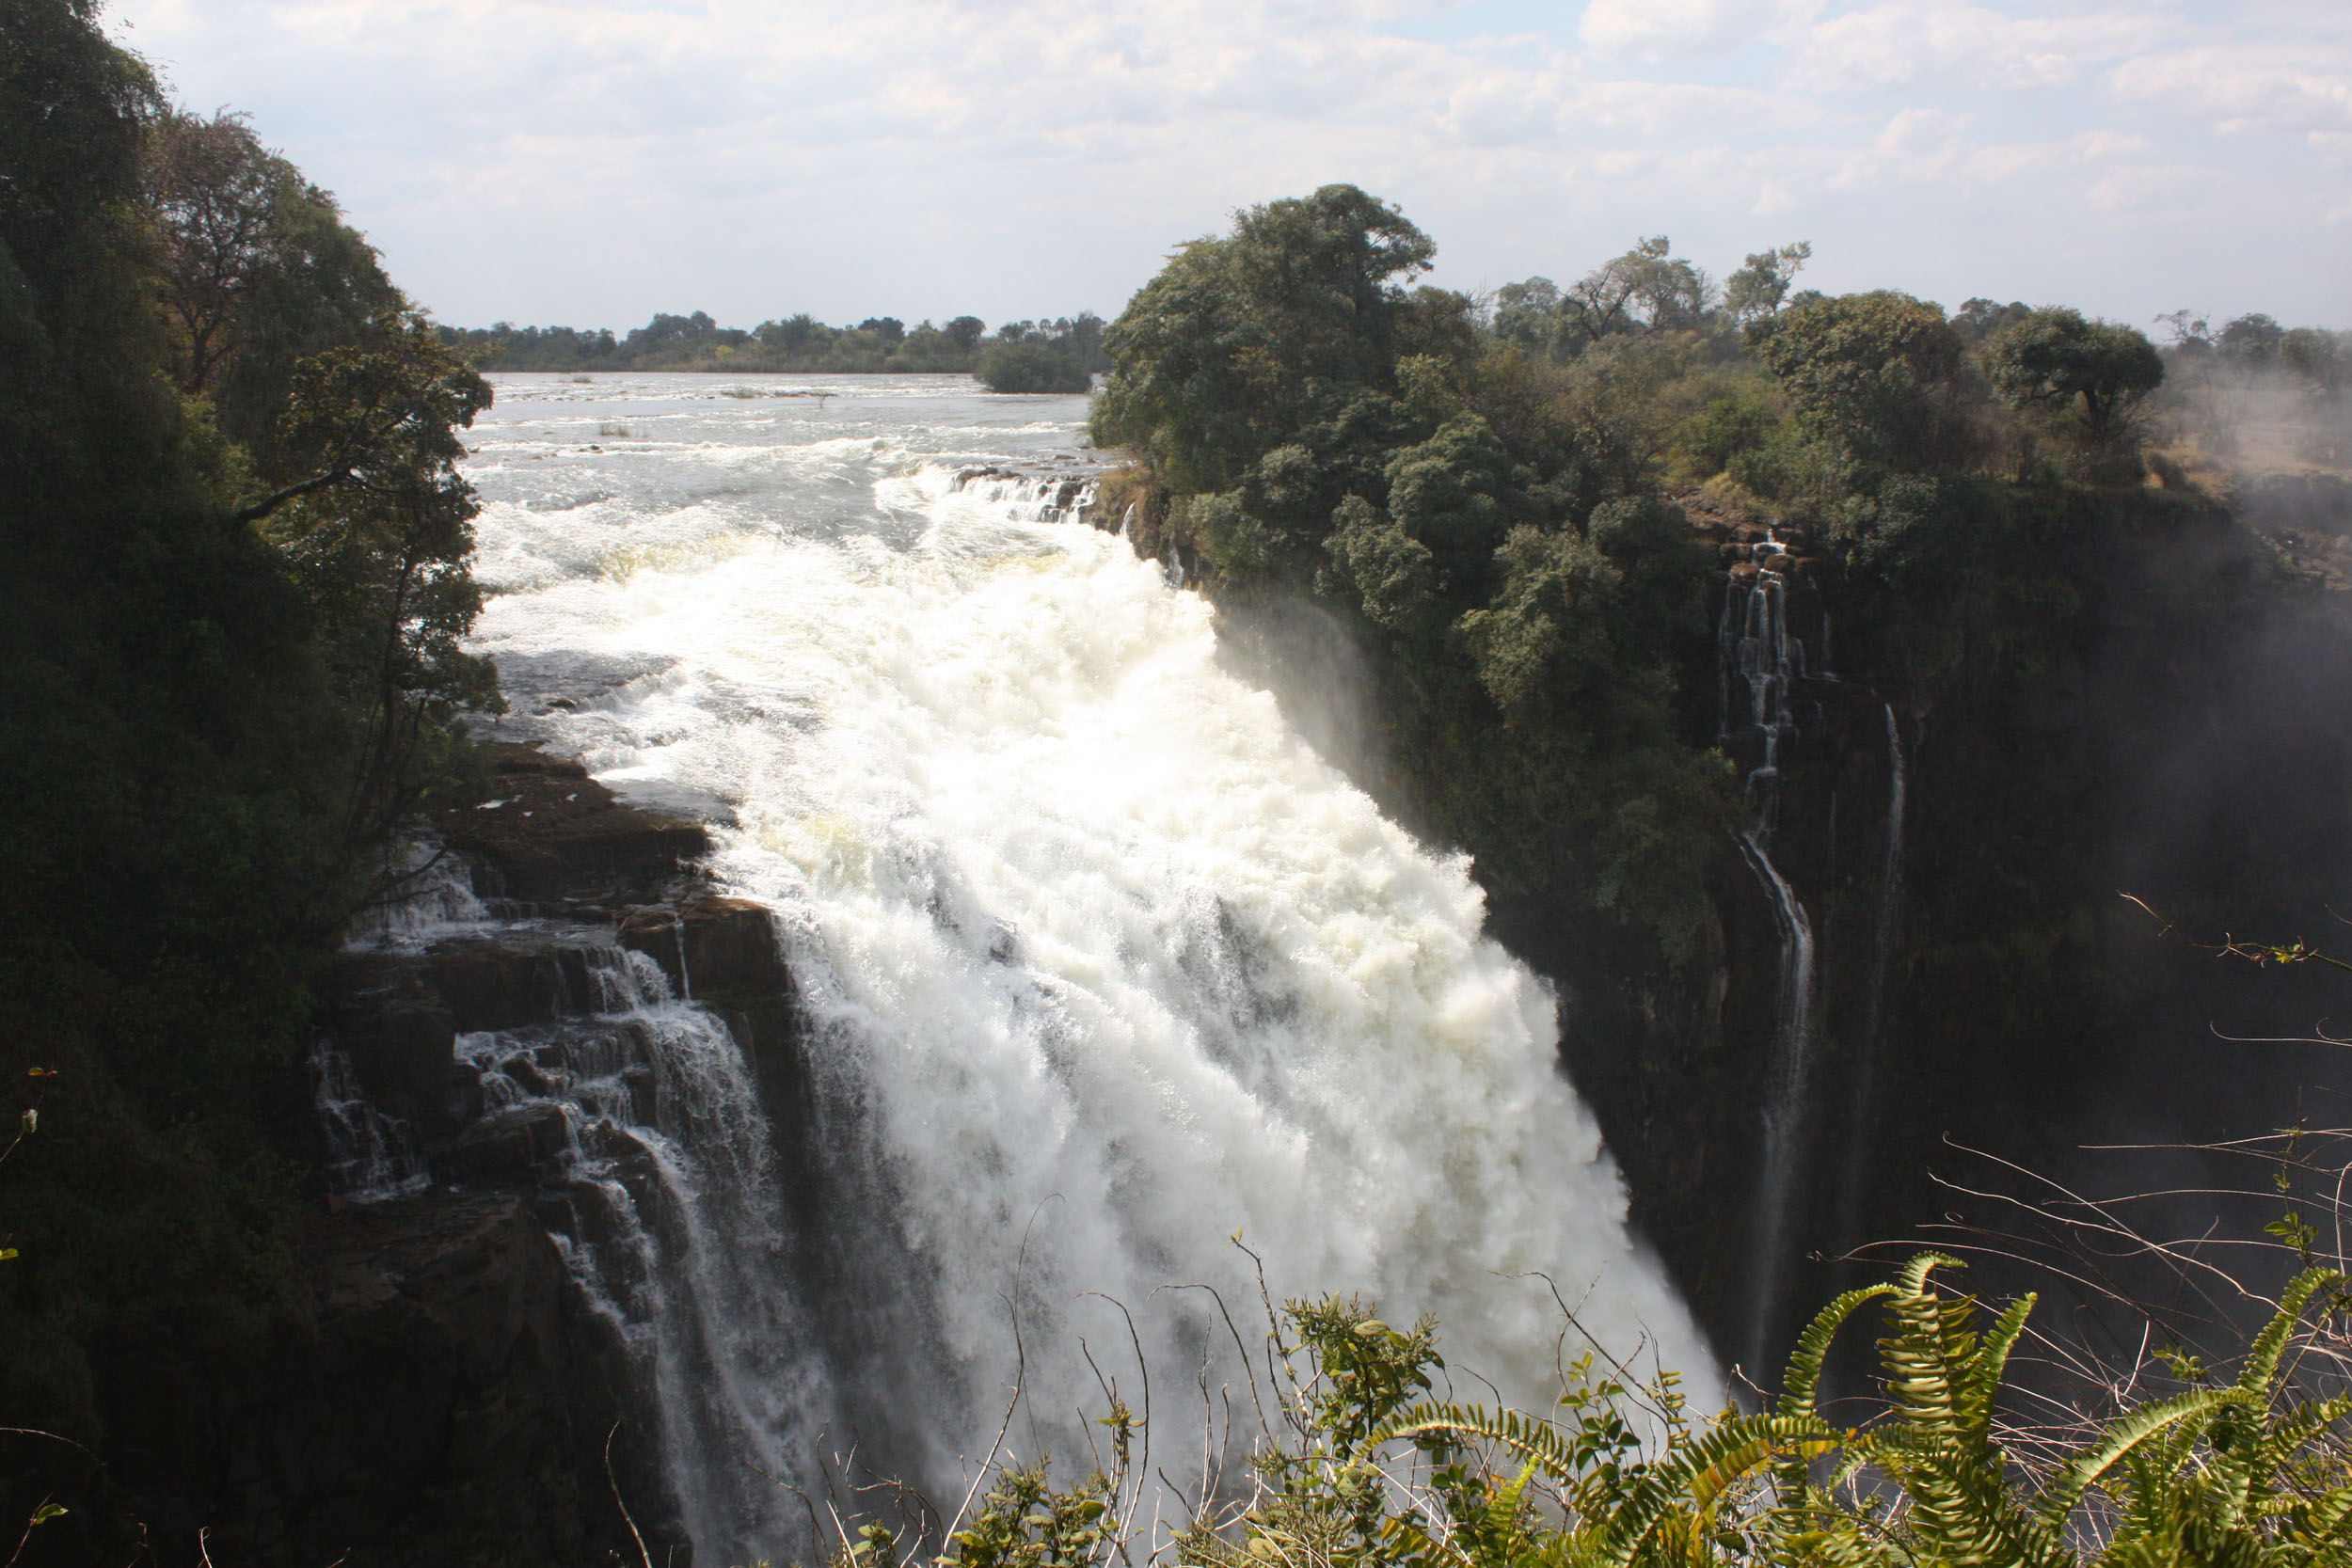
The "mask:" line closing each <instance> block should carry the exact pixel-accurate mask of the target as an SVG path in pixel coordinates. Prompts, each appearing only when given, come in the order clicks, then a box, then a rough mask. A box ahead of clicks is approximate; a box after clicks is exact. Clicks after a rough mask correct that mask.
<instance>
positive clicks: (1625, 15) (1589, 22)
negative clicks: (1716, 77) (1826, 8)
mask: <svg viewBox="0 0 2352 1568" xmlns="http://www.w3.org/2000/svg"><path fill="white" fill-rule="evenodd" d="M1817 8H1818V6H1816V5H1813V4H1800V3H1798V0H1587V3H1586V5H1585V7H1584V15H1583V19H1582V20H1581V22H1579V24H1577V32H1578V34H1579V35H1580V36H1581V38H1582V39H1583V40H1584V41H1585V42H1586V43H1588V44H1590V45H1592V46H1593V47H1594V48H1595V49H1597V50H1600V51H1601V52H1603V53H1604V54H1611V55H1639V56H1642V57H1644V58H1647V59H1663V58H1668V57H1671V56H1675V55H1690V54H1697V53H1709V52H1714V51H1720V50H1726V49H1736V48H1738V47H1739V46H1740V45H1741V44H1743V43H1748V42H1752V41H1754V40H1756V39H1760V38H1762V37H1764V36H1765V35H1766V34H1767V33H1769V32H1771V31H1772V29H1773V28H1774V27H1775V26H1776V25H1778V24H1780V23H1782V22H1784V21H1787V20H1788V19H1790V18H1791V17H1792V16H1796V15H1803V14H1806V13H1809V12H1811V11H1812V10H1814V9H1817Z"/></svg>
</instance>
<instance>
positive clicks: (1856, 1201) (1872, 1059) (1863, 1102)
mask: <svg viewBox="0 0 2352 1568" xmlns="http://www.w3.org/2000/svg"><path fill="white" fill-rule="evenodd" d="M1885 709H1886V851H1885V856H1884V858H1883V861H1882V862H1881V863H1880V866H1879V914H1878V929H1877V933H1876V937H1875V941H1874V943H1873V945H1872V948H1871V952H1870V990H1869V993H1868V997H1867V1001H1866V1003H1865V1005H1864V1008H1863V1015H1862V1048H1861V1051H1860V1052H1859V1053H1857V1059H1856V1062H1855V1067H1854V1091H1853V1106H1854V1109H1853V1132H1852V1135H1851V1136H1850V1137H1849V1138H1848V1139H1847V1140H1846V1168H1845V1172H1844V1175H1843V1178H1842V1180H1840V1181H1839V1182H1838V1190H1837V1235H1838V1237H1839V1239H1840V1240H1841V1241H1842V1242H1844V1243H1846V1244H1848V1245H1849V1246H1851V1244H1853V1243H1856V1242H1858V1241H1859V1240H1860V1235H1859V1229H1860V1223H1861V1214H1862V1184H1863V1181H1864V1180H1865V1179H1866V1178H1867V1175H1868V1173H1869V1168H1870V1148H1871V1138H1870V1129H1871V1125H1872V1122H1871V1117H1872V1115H1873V1114H1874V1112H1875V1109H1876V1101H1877V1098H1878V1075H1879V1060H1880V1056H1881V1054H1882V1052H1883V1045H1884V1033H1885V1027H1886V1022H1885V1006H1886V975H1887V971H1888V970H1889V969H1890V968H1892V967H1893V965H1894V961H1895V940H1896V919H1897V916H1898V915H1899V912H1900V910H1901V903H1902V891H1903V816H1904V812H1905V809H1906V806H1907V804H1908V802H1907V800H1905V797H1906V796H1907V795H1908V793H1909V790H1910V778H1909V768H1908V766H1907V764H1906V762H1905V759H1904V756H1903V732H1902V726H1901V725H1900V724H1899V723H1898V722H1897V721H1896V720H1895V705H1894V704H1892V703H1888V704H1886V705H1885Z"/></svg>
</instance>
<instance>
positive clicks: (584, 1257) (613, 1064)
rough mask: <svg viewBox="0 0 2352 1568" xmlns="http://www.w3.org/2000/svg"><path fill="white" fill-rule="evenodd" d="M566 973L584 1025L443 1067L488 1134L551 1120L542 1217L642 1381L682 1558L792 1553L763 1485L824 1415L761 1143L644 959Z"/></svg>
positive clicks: (713, 1034) (702, 1042)
mask: <svg viewBox="0 0 2352 1568" xmlns="http://www.w3.org/2000/svg"><path fill="white" fill-rule="evenodd" d="M582 956H583V957H584V958H587V959H588V960H589V961H588V965H587V968H588V973H589V974H590V976H591V978H592V982H593V984H594V985H595V986H596V989H597V990H598V991H599V993H600V994H599V995H598V996H597V997H596V1002H595V1010H594V1012H593V1013H591V1014H590V1015H589V1016H587V1017H585V1018H583V1019H580V1020H579V1021H577V1022H574V1021H570V1020H566V1021H564V1022H559V1023H556V1024H553V1025H543V1026H538V1027H533V1028H527V1029H516V1030H500V1031H485V1032H483V1033H479V1034H469V1035H461V1036H459V1037H458V1040H457V1053H458V1056H459V1059H460V1060H461V1061H463V1062H465V1063H467V1064H468V1065H469V1067H471V1068H473V1069H475V1070H477V1071H478V1072H479V1073H480V1074H481V1077H482V1085H483V1094H484V1101H485V1114H486V1115H488V1116H492V1117H500V1116H503V1117H516V1118H523V1117H534V1116H536V1117H548V1116H553V1117H560V1118H561V1126H562V1135H563V1139H564V1148H563V1153H562V1155H561V1164H562V1165H563V1167H564V1170H565V1172H566V1175H567V1178H568V1180H566V1181H565V1183H564V1189H563V1191H564V1198H563V1202H562V1204H561V1205H560V1206H549V1207H550V1208H552V1209H553V1212H552V1213H551V1214H548V1213H547V1212H546V1211H543V1216H544V1217H548V1219H549V1227H550V1230H551V1232H552V1233H553V1235H554V1237H555V1241H556V1244H557V1246H558V1248H559V1250H560V1251H562V1253H563V1255H564V1262H565V1264H566V1266H567V1267H568V1268H569V1270H570V1272H571V1275H572V1278H573V1280H574V1282H575V1283H576V1284H577V1285H578V1286H579V1287H580V1291H581V1293H582V1295H583V1296H584V1297H585V1299H586V1301H587V1303H588V1305H589V1307H590V1309H591V1310H592V1311H594V1312H595V1313H596V1314H597V1315H598V1316H600V1317H602V1318H604V1319H605V1320H607V1321H608V1322H610V1323H612V1324H613V1325H614V1326H615V1328H617V1329H618V1330H619V1332H620V1335H621V1338H622V1339H623V1341H624V1342H625V1343H626V1344H627V1345H628V1350H629V1353H630V1355H631V1357H632V1359H634V1360H635V1362H636V1363H637V1365H638V1367H639V1369H640V1371H641V1374H643V1375H644V1376H645V1377H646V1379H647V1382H648V1385H649V1386H650V1389H651V1391H652V1394H653V1399H654V1403H655V1405H656V1407H657V1408H658V1409H659V1410H660V1416H661V1425H662V1431H661V1448H662V1450H663V1457H664V1460H665V1465H664V1468H665V1469H666V1471H667V1473H668V1475H669V1478H670V1482H671V1485H672V1487H673V1489H674V1490H675V1492H676V1494H677V1499H678V1504H679V1509H680V1513H682V1515H683V1520H682V1522H683V1523H684V1524H685V1526H686V1528H687V1532H688V1534H689V1536H690V1537H691V1540H692V1541H693V1542H694V1543H695V1544H696V1547H697V1555H698V1556H699V1555H700V1554H701V1552H703V1551H709V1552H710V1553H711V1554H712V1556H713V1558H714V1559H715V1560H720V1561H735V1560H747V1559H746V1558H745V1554H748V1553H752V1552H754V1551H773V1550H774V1549H775V1546H776V1544H777V1543H779V1542H787V1541H791V1540H796V1539H799V1538H800V1535H801V1531H802V1528H803V1520H802V1519H801V1518H800V1516H799V1506H798V1503H797V1502H796V1500H795V1499H793V1498H792V1497H790V1496H789V1495H788V1494H787V1493H786V1492H785V1491H784V1490H783V1489H782V1488H781V1487H780V1486H779V1485H778V1484H777V1483H776V1482H775V1481H771V1480H766V1479H763V1477H778V1476H794V1475H807V1474H810V1473H811V1472H812V1471H813V1470H814V1469H815V1468H817V1466H818V1463H819V1462H820V1459H821V1456H820V1454H819V1453H818V1441H819V1434H820V1433H821V1431H822V1428H823V1423H824V1417H825V1416H826V1414H827V1413H828V1412H829V1410H830V1409H831V1408H832V1402H831V1400H830V1397H829V1391H828V1386H827V1385H828V1379H827V1377H826V1371H825V1368H824V1366H823V1364H822V1360H821V1357H820V1355H819V1354H818V1350H817V1347H816V1343H815V1339H814V1337H813V1335H812V1333H811V1330H810V1326H809V1324H808V1322H807V1318H806V1313H805V1311H804V1309H803V1307H802V1306H801V1304H800V1303H799V1302H798V1301H797V1300H796V1293H795V1292H794V1291H792V1289H791V1288H790V1287H791V1283H792V1274H793V1271H792V1270H791V1269H790V1267H789V1266H788V1265H789V1263H790V1259H791V1255H792V1253H793V1250H794V1249H793V1245H792V1240H793V1239H792V1237H791V1236H790V1235H789V1234H788V1230H787V1223H786V1220H785V1215H784V1204H783V1200H782V1195H781V1193H780V1191H779V1186H778V1182H777V1180H776V1173H775V1168H774V1167H775V1152H774V1139H773V1137H772V1135H771V1130H770V1127H769V1123H768V1119H767V1117H765V1115H763V1114H762V1112H761V1110H760V1106H759V1098H758V1093H757V1088H756V1085H755V1082H754V1080H753V1077H752V1073H751V1070H750V1068H749V1066H748V1065H747V1064H746V1063H745V1061H744V1059H743V1053H742V1051H741V1049H740V1048H739V1046H738V1044H737V1043H736V1041H735V1039H734V1037H732V1036H731V1035H730V1034H729V1033H728V1031H727V1029H726V1026H725V1025H724V1024H723V1023H722V1022H719V1020H718V1019H717V1018H715V1017H713V1016H712V1015H711V1014H710V1013H708V1012H707V1011H705V1010H704V1009H702V1008H700V1007H696V1006H691V1005H690V1004H687V1003H684V1002H680V1001H675V1000H673V998H672V997H671V994H670V988H669V984H668V981H667V979H666V977H665V976H664V975H663V974H662V973H661V970H660V966H659V965H658V964H656V963H655V962H654V961H653V960H652V959H651V958H647V957H646V956H645V955H644V954H643V953H637V952H632V951H629V950H628V949H624V948H620V947H617V946H612V947H608V946H591V947H588V948H586V949H585V950H584V952H583V954H582Z"/></svg>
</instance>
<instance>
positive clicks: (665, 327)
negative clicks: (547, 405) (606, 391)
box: [437, 310, 1109, 392]
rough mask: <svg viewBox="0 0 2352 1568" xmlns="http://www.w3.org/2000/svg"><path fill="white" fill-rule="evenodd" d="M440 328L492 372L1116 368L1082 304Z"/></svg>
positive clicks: (997, 377) (1064, 388)
mask: <svg viewBox="0 0 2352 1568" xmlns="http://www.w3.org/2000/svg"><path fill="white" fill-rule="evenodd" d="M437 330H438V331H439V333H440V337H441V341H443V342H444V343H446V344H448V345H449V346H450V347H451V348H453V349H455V350H456V351H458V352H459V353H461V354H463V355H464V356H466V357H467V358H469V359H470V360H471V361H472V362H473V363H475V364H476V365H478V366H480V367H481V368H482V369H484V370H491V371H585V372H596V371H734V372H747V373H749V372H803V373H815V374H822V373H827V372H831V373H835V374H843V373H860V374H863V373H867V372H977V373H978V374H979V376H980V379H981V380H982V381H983V382H985V383H987V384H988V385H989V386H990V387H991V388H993V389H994V390H996V391H1002V392H1019V391H1057V392H1070V391H1076V392H1083V391H1085V390H1086V389H1087V387H1088V384H1089V377H1090V376H1091V375H1092V374H1093V372H1097V371H1103V370H1107V369H1108V368H1109V365H1108V362H1107V361H1106V360H1105V359H1104V356H1103V320H1102V318H1101V317H1099V316H1094V315H1089V314H1088V313H1086V312H1085V311H1081V312H1079V313H1078V314H1077V315H1076V316H1074V317H1063V318H1060V319H1057V320H1055V321H1050V322H1049V321H1035V322H1032V321H1012V322H1006V323H1005V324H1004V325H1001V326H999V327H997V328H996V330H995V331H994V332H993V333H992V332H990V331H989V330H988V327H987V324H985V323H984V322H982V321H981V320H980V319H979V318H978V317H977V316H958V317H956V318H955V320H953V321H951V322H949V323H947V324H946V325H945V326H934V325H931V324H930V322H921V323H918V324H917V325H914V326H912V327H910V326H908V325H906V324H905V323H904V322H901V321H899V320H898V318H897V317H895V316H879V317H871V318H868V319H867V320H866V321H862V322H860V323H858V324H857V325H855V326H827V325H825V324H824V323H822V322H820V321H818V320H817V319H816V318H814V317H813V316H810V315H807V314H806V313H803V314H799V315H793V316H787V317H785V318H783V319H782V320H779V321H765V322H762V323H760V324H759V325H757V326H755V327H750V328H744V327H739V326H721V325H719V324H718V323H716V322H715V321H713V320H711V318H710V317H709V316H708V315H707V314H705V313H704V312H703V311H700V310H697V311H695V312H694V313H693V314H692V315H689V316H673V315H667V314H657V315H656V316H655V317H654V318H653V320H652V321H650V322H648V323H647V324H646V325H644V326H641V327H637V328H635V329H634V330H632V331H630V332H628V333H627V334H625V335H623V336H621V337H619V338H615V337H614V336H613V335H612V332H611V331H610V330H609V329H605V328H598V329H596V330H594V331H576V330H574V329H573V328H571V327H568V326H547V327H540V326H515V325H510V324H508V323H505V322H501V323H499V324H498V325H495V326H490V327H473V328H459V327H453V326H444V327H440V328H438V329H437ZM992 366H993V367H997V370H996V372H995V373H993V374H992V373H991V370H990V367H992ZM1000 381H1001V382H1003V385H999V384H998V383H999V382H1000ZM1016 382H1018V383H1019V385H1015V383H1016ZM1046 383H1051V385H1047V384H1046Z"/></svg>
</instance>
